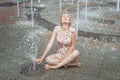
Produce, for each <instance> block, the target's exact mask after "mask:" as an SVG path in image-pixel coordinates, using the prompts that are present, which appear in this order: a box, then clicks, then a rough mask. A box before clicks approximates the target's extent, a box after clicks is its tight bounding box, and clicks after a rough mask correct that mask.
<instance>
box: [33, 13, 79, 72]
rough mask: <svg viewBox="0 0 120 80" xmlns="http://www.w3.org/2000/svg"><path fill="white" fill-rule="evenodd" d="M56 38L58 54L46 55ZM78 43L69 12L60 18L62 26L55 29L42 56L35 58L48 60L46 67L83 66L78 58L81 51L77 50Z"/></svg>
mask: <svg viewBox="0 0 120 80" xmlns="http://www.w3.org/2000/svg"><path fill="white" fill-rule="evenodd" d="M55 39H56V40H57V41H58V44H59V49H58V52H57V53H56V54H52V55H50V56H48V57H46V55H47V53H48V51H49V50H50V48H51V47H52V45H53V43H54V41H55ZM75 44H76V32H75V29H74V28H73V27H71V16H70V15H69V14H66V13H65V14H63V15H62V16H61V20H60V26H56V27H55V28H54V30H53V33H52V36H51V39H50V41H49V43H48V45H47V47H46V49H45V51H44V53H43V55H42V57H41V58H38V59H35V62H37V63H39V64H40V63H42V62H43V60H44V59H45V57H46V59H45V61H46V62H47V64H45V66H44V67H45V69H46V70H48V69H57V68H60V67H62V66H64V67H67V66H81V64H80V62H79V61H78V60H77V57H78V56H79V54H80V53H79V51H78V50H75Z"/></svg>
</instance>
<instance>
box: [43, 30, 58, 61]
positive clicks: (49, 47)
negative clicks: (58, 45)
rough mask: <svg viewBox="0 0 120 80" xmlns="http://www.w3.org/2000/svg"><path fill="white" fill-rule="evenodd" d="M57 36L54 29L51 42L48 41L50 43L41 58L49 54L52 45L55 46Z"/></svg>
mask: <svg viewBox="0 0 120 80" xmlns="http://www.w3.org/2000/svg"><path fill="white" fill-rule="evenodd" d="M55 38H56V32H55V29H54V30H53V33H52V36H51V39H50V41H49V43H48V45H47V47H46V49H45V51H44V53H43V55H42V57H41V58H43V59H44V58H45V56H46V55H47V53H48V51H49V50H50V49H51V47H52V46H53V43H54V41H55Z"/></svg>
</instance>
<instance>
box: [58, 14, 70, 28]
mask: <svg viewBox="0 0 120 80" xmlns="http://www.w3.org/2000/svg"><path fill="white" fill-rule="evenodd" d="M64 14H68V15H69V16H70V23H69V27H71V25H72V18H71V15H70V14H69V13H66V12H65V13H63V14H62V15H61V16H60V26H62V16H63V15H64Z"/></svg>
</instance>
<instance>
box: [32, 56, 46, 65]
mask: <svg viewBox="0 0 120 80" xmlns="http://www.w3.org/2000/svg"><path fill="white" fill-rule="evenodd" d="M43 60H44V58H42V57H41V58H38V59H34V62H36V63H38V64H41V63H42V62H43Z"/></svg>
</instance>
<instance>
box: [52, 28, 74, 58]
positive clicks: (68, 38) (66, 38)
mask: <svg viewBox="0 0 120 80" xmlns="http://www.w3.org/2000/svg"><path fill="white" fill-rule="evenodd" d="M54 29H55V32H56V34H57V36H56V40H57V41H58V43H59V49H58V51H57V54H58V55H59V57H60V58H63V57H65V54H66V53H67V51H68V50H69V48H70V46H71V44H72V34H74V33H75V29H74V28H73V27H70V28H69V30H68V31H66V32H63V31H61V29H60V26H56V27H55V28H54ZM73 51H74V50H73Z"/></svg>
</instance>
